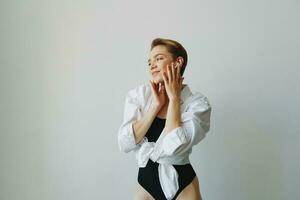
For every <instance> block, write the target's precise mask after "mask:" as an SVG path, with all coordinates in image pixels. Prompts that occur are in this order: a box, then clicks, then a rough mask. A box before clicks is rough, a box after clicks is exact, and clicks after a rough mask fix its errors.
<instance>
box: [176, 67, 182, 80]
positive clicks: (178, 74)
mask: <svg viewBox="0 0 300 200" xmlns="http://www.w3.org/2000/svg"><path fill="white" fill-rule="evenodd" d="M176 69H177V71H176V72H177V77H178V78H180V69H181V65H179V66H177V68H176Z"/></svg>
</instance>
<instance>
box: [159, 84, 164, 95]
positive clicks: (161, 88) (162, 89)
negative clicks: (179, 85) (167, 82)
mask: <svg viewBox="0 0 300 200" xmlns="http://www.w3.org/2000/svg"><path fill="white" fill-rule="evenodd" d="M159 92H160V93H164V92H165V86H164V85H163V84H161V86H160V91H159Z"/></svg>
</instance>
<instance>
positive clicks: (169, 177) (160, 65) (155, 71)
mask: <svg viewBox="0 0 300 200" xmlns="http://www.w3.org/2000/svg"><path fill="white" fill-rule="evenodd" d="M186 65H187V53H186V50H185V49H184V48H183V46H182V45H181V44H180V43H178V42H177V41H174V40H170V39H163V38H156V39H154V40H153V41H152V43H151V50H150V57H149V60H148V66H149V73H150V77H151V80H150V81H149V84H142V85H139V86H137V87H135V88H133V89H131V90H130V91H129V92H128V93H127V95H126V99H125V109H124V118H123V123H122V125H121V126H120V128H119V132H118V144H119V148H120V150H121V151H123V152H126V153H128V152H130V151H133V152H135V155H136V159H137V161H138V166H139V172H138V184H137V191H136V194H135V199H136V200H148V199H149V200H150V199H155V200H165V199H167V200H199V199H202V198H201V194H200V188H199V180H198V177H197V175H196V173H195V171H194V169H193V167H192V165H191V164H190V161H189V155H190V154H191V152H192V147H193V146H194V145H196V144H198V143H199V142H200V141H201V140H202V139H203V138H204V137H205V135H206V133H207V132H208V131H209V128H210V114H211V106H210V103H209V101H208V99H207V98H206V97H205V96H204V95H203V94H201V93H200V92H196V93H192V92H191V90H190V88H189V86H188V85H187V84H182V81H183V77H182V75H183V73H184V70H185V67H186Z"/></svg>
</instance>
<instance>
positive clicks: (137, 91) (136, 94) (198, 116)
mask: <svg viewBox="0 0 300 200" xmlns="http://www.w3.org/2000/svg"><path fill="white" fill-rule="evenodd" d="M152 101H153V96H152V92H151V86H150V85H149V84H141V85H139V86H137V87H135V88H133V89H131V90H129V91H128V93H127V95H126V98H125V108H124V116H123V123H122V124H121V126H120V128H119V130H118V145H119V149H120V151H122V152H125V153H128V152H131V151H133V152H135V157H136V159H137V163H138V167H145V166H146V165H147V162H148V160H149V159H151V160H152V161H153V162H157V163H159V166H158V172H159V173H158V174H159V180H160V184H161V187H162V190H163V192H164V194H165V196H166V197H167V199H172V198H173V197H174V196H175V194H176V192H177V190H178V188H179V185H178V174H177V171H176V170H175V168H174V167H173V164H174V165H184V164H187V163H190V161H189V155H190V154H191V153H192V147H193V146H194V145H196V144H198V143H199V142H200V141H201V140H202V139H203V138H204V137H205V135H206V133H207V132H208V131H209V129H210V115H211V106H210V103H209V101H208V99H207V97H205V96H204V95H203V94H202V93H200V92H195V93H192V92H191V90H190V88H189V86H188V85H185V87H184V88H183V89H182V91H181V103H180V104H181V105H180V111H181V126H180V127H177V128H174V129H173V130H171V131H170V132H169V133H166V132H165V128H164V129H163V130H162V132H161V134H160V136H159V138H158V140H157V141H156V142H148V139H147V137H146V136H144V138H143V139H142V140H141V141H140V142H139V143H137V144H136V142H135V137H134V132H133V126H132V124H133V122H135V121H136V120H139V119H140V118H141V116H143V115H144V114H145V113H146V112H147V111H148V110H149V109H150V106H151V102H152Z"/></svg>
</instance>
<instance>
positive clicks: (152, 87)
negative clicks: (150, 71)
mask: <svg viewBox="0 0 300 200" xmlns="http://www.w3.org/2000/svg"><path fill="white" fill-rule="evenodd" d="M149 82H150V85H151V91H152V93H153V94H154V95H155V96H157V94H156V88H155V83H153V81H152V80H150V81H149Z"/></svg>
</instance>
